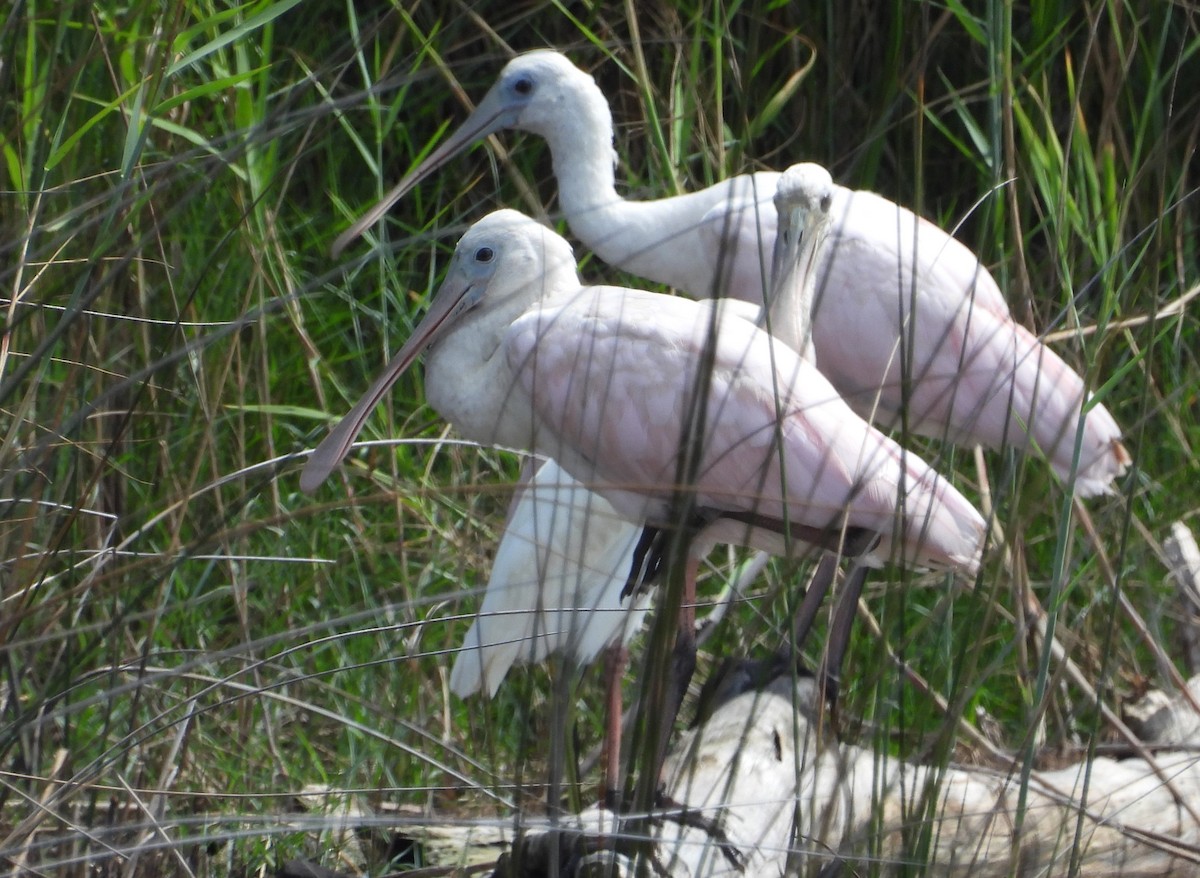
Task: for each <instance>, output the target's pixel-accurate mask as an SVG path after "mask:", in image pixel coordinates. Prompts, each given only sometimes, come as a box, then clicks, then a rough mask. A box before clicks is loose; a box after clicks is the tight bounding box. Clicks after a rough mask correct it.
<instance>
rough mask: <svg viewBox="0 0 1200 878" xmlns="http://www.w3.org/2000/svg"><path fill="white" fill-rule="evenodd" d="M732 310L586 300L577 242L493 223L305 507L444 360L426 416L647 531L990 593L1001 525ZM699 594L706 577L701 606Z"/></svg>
mask: <svg viewBox="0 0 1200 878" xmlns="http://www.w3.org/2000/svg"><path fill="white" fill-rule="evenodd" d="M729 304H730V305H733V306H735V307H733V308H732V309H731V308H730V307H728V306H727V305H725V304H722V303H719V302H718V303H713V302H692V301H688V300H684V299H678V298H673V297H669V296H663V295H660V294H655V293H649V292H644V291H640V290H631V289H626V288H622V287H608V286H587V287H585V286H582V285H581V284H580V282H579V279H578V276H577V273H576V265H575V260H574V257H573V254H572V252H571V248H570V246H569V245H568V244H567V242H566V241H564V240H563V239H562V238H561V237H559V236H558V235H556V234H554V233H553V232H552V231H550V230H549V229H546V228H544V227H543V226H541V225H539V224H538V223H536V222H534V221H533V220H531V219H529V218H527V217H525V216H523V215H521V214H519V213H516V212H514V211H510V210H501V211H497V212H495V213H492V214H490V215H489V216H487V217H485V218H484V219H483V220H480V221H479V222H478V223H476V224H475V225H474V226H472V227H471V229H470V230H468V232H467V233H466V234H465V235H464V236H463V238H462V239H461V240H460V242H459V244H458V246H457V248H456V249H455V254H454V257H453V260H452V262H451V265H450V268H449V270H448V272H447V275H446V278H445V280H444V281H443V283H442V285H441V287H440V289H439V291H438V293H437V295H436V296H435V298H434V300H433V302H432V304H431V306H430V310H429V313H428V314H427V315H426V317H425V318H424V320H423V321H422V322H421V324H420V325H419V326H418V327H417V329H416V330H415V331H414V334H413V336H412V337H411V338H410V339H409V340H408V341H407V342H406V343H405V344H404V346H403V347H402V348H401V350H400V351H399V352H398V353H397V354H396V355H395V357H394V358H393V359H392V360H391V362H390V363H389V364H388V366H387V367H386V369H385V371H384V373H383V374H382V375H381V376H380V377H379V378H377V379H376V381H375V382H374V383H373V384H372V385H371V387H370V388H369V389H368V390H367V392H366V394H364V396H363V397H362V399H360V400H359V402H358V403H357V404H355V406H354V407H353V408H352V409H351V410H350V412H349V413H348V414H347V415H346V416H345V417H344V418H343V420H342V421H341V422H340V423H339V424H338V425H337V426H336V427H335V428H334V430H333V431H332V432H331V433H330V434H329V436H328V437H326V439H325V440H324V441H323V442H322V443H321V444H320V446H318V448H317V449H316V450H315V451H314V452H313V454H312V456H311V457H310V459H309V461H308V463H307V465H306V466H305V469H304V472H303V473H302V475H301V487H302V488H303V489H305V490H312V489H313V488H315V487H316V486H317V485H319V484H320V483H321V482H322V481H323V480H324V479H325V478H326V477H327V476H328V474H329V473H330V472H331V471H332V469H333V468H334V467H335V466H336V465H337V464H338V462H339V461H340V460H341V459H342V458H343V457H344V455H345V454H346V452H347V451H348V449H349V448H350V446H351V444H352V443H353V441H354V438H355V437H356V436H357V434H358V432H359V430H360V429H361V427H362V424H363V422H364V420H365V419H366V417H367V415H368V414H369V413H370V411H371V410H372V409H373V408H374V406H375V405H376V404H377V403H378V402H379V400H380V399H381V398H382V397H383V395H384V394H385V393H387V391H388V390H389V389H390V387H391V385H392V384H393V383H394V382H395V380H396V379H397V377H399V375H401V374H402V373H403V372H404V371H405V370H406V369H407V368H408V367H409V366H410V365H411V364H412V363H413V362H414V361H415V360H416V358H417V357H418V356H419V355H420V354H421V353H422V352H425V351H427V354H426V368H425V387H426V398H427V399H428V401H429V403H430V404H431V405H432V406H433V407H434V408H435V409H436V410H437V411H438V412H439V413H440V414H441V415H442V416H443V417H445V418H446V419H447V420H449V421H450V422H451V423H452V424H453V425H454V426H455V427H456V428H457V429H458V430H459V432H460V433H462V434H464V435H465V436H467V437H468V438H470V439H473V440H475V441H478V442H481V443H484V444H494V445H502V446H507V447H510V448H521V449H527V450H530V451H534V452H537V453H540V454H543V455H545V456H547V457H550V458H552V459H554V460H556V461H558V462H559V464H560V465H561V466H562V467H563V468H564V469H565V470H566V471H567V472H569V473H570V474H571V476H572V477H573V478H574V479H575V480H576V481H578V482H580V483H581V484H583V485H587V486H588V487H589V488H590V489H591V490H593V491H595V492H597V493H599V494H600V495H601V496H602V497H603V498H604V499H605V500H606V501H607V502H608V503H610V504H611V506H612V508H613V509H614V510H615V511H616V513H617V514H618V515H619V516H621V517H623V518H625V519H626V520H628V521H644V522H647V523H648V524H649V525H651V526H654V527H659V528H663V529H666V530H675V529H682V530H683V531H684V532H685V534H686V535H691V534H694V533H697V532H703V533H706V534H709V535H710V536H709V538H710V539H717V540H719V541H739V540H743V539H744V540H745V541H746V542H748V543H749V544H750V545H752V546H754V547H756V548H760V549H764V550H767V551H771V552H776V553H778V552H781V551H782V552H787V551H789V550H790V547H791V546H792V545H794V544H796V543H807V544H810V545H820V546H834V547H836V546H837V545H839V544H841V543H842V542H843V541H847V542H855V543H860V544H862V541H861V536H862V535H863V534H867V535H870V536H871V542H870V545H871V547H872V552H873V554H874V555H875V556H877V557H879V558H881V559H889V560H892V561H895V562H897V563H900V564H904V565H906V566H923V567H937V568H949V569H954V570H960V571H963V572H964V573H966V574H969V575H974V573H975V572H976V571H977V570H978V567H979V563H980V554H981V551H982V545H983V541H984V533H985V525H984V521H983V519H982V517H981V516H980V515H979V513H978V512H977V511H976V510H975V508H974V507H973V506H972V505H971V504H970V502H969V501H967V500H966V499H965V498H964V497H963V496H962V495H961V494H959V493H958V491H957V490H955V489H954V487H953V486H952V485H950V484H949V483H948V482H946V481H945V480H943V479H942V478H941V477H940V476H939V475H938V474H937V473H936V472H935V471H934V470H933V469H932V468H931V467H929V466H928V465H927V464H925V463H924V462H923V461H921V460H920V459H919V458H917V457H916V456H915V455H914V454H911V453H908V452H905V451H904V450H903V449H901V448H900V447H899V446H898V445H897V444H896V443H895V442H894V441H892V440H891V439H889V438H888V437H886V436H884V435H883V434H881V433H879V432H878V431H877V430H875V429H874V428H872V427H871V426H870V425H868V424H867V423H866V422H864V421H863V420H862V419H861V418H860V417H859V416H858V415H856V414H855V413H854V412H853V411H852V410H851V409H850V407H849V406H848V405H847V404H846V402H845V401H844V400H843V399H842V398H841V397H840V396H839V395H838V393H837V391H836V390H835V389H834V388H833V386H832V385H830V384H829V382H828V381H827V380H826V379H825V378H824V377H823V376H822V375H821V374H820V372H818V371H817V369H816V368H815V367H814V366H812V365H811V364H809V363H807V362H805V361H804V360H802V359H801V358H800V356H799V355H798V354H796V353H795V352H793V351H791V349H789V348H787V347H786V346H785V345H782V344H774V343H773V341H772V339H771V337H770V336H769V335H768V334H767V333H766V332H764V331H763V330H761V329H759V328H757V327H756V326H755V325H753V323H751V322H750V321H749V320H746V319H744V317H745V315H744V312H743V313H736V312H737V311H738V310H739V309H738V308H737V307H736V306H737V304H738V303H729ZM681 496H682V497H683V498H685V500H686V503H685V504H684V505H685V506H686V507H687V508H688V509H689V513H688V515H687V518H686V520H683V521H681V520H680V513H679V507H680V498H681ZM714 533H715V534H716V535H715V536H713V534H714ZM689 566H690V565H689ZM689 572H690V571H689ZM694 588H695V583H694V580H693V579H692V578H691V577H690V576H689V577H688V578H687V580H686V582H685V590H684V600H685V602H690V601H692V600H693V599H694V594H695V593H694ZM688 627H689V628H690V625H689V626H688ZM681 631H682V629H681ZM680 695H681V693H680ZM671 715H672V716H673V713H672V714H671Z"/></svg>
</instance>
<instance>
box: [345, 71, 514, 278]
mask: <svg viewBox="0 0 1200 878" xmlns="http://www.w3.org/2000/svg"><path fill="white" fill-rule="evenodd" d="M510 113H511V109H510V108H509V107H506V106H504V104H503V102H502V101H501V99H500V97H499V94H498V92H496V91H495V90H493V91H489V92H488V93H487V94H486V95H485V96H484V98H483V100H482V101H480V102H479V106H478V107H476V108H475V112H473V113H472V114H471V115H470V116H468V117H467V120H466V121H465V122H463V124H462V125H460V126H459V128H458V130H456V131H455V132H454V133H453V134H451V135H450V137H449V138H447V139H446V141H445V142H444V143H442V145H441V146H439V147H438V148H437V149H435V150H434V151H433V152H431V153H430V154H429V155H428V156H426V157H425V161H423V162H421V164H419V165H417V166H416V167H415V168H413V169H412V170H411V171H409V172H408V174H406V175H405V177H404V179H402V180H401V181H400V182H399V183H397V184H396V185H395V186H394V187H392V191H390V192H389V193H388V194H387V195H385V196H383V198H382V199H381V200H380V201H379V203H378V204H376V205H375V206H374V207H372V208H371V209H370V210H368V211H367V212H366V213H364V214H363V215H362V216H361V217H359V218H358V219H357V220H356V221H355V222H354V224H353V225H352V226H350V228H348V229H346V231H344V232H342V233H341V234H340V235H338V236H337V240H335V241H334V242H333V247H332V248H331V252H332V254H333V257H334V258H335V259H336V258H337V257H338V256H340V255H341V253H342V251H343V250H345V249H346V247H347V246H348V245H349V244H350V242H352V241H353V240H354V239H355V238H357V237H358V236H359V235H361V234H362V233H363V232H364V231H366V230H367V228H368V227H369V226H372V225H374V224H375V223H377V222H379V220H380V218H381V217H383V215H384V214H386V213H387V212H388V211H389V210H391V209H392V205H394V204H395V203H396V202H397V201H399V200H400V199H401V198H403V197H404V196H405V195H407V194H408V192H409V190H410V189H412V188H413V187H414V186H416V185H417V184H418V183H420V182H421V181H422V180H424V179H425V178H426V177H428V176H429V175H430V174H432V173H433V172H434V171H436V170H438V169H439V168H441V167H442V165H444V164H446V162H448V161H450V159H452V158H454V156H456V155H458V153H460V152H462V151H463V150H465V149H466V148H467V147H469V146H471V144H473V143H475V142H476V141H478V140H482V139H483V138H485V137H487V136H488V135H489V134H494V133H496V132H497V131H499V130H500V129H502V128H504V127H505V126H506V125H507V124H508V116H509V115H510Z"/></svg>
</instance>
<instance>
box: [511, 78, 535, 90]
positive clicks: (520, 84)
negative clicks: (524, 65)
mask: <svg viewBox="0 0 1200 878" xmlns="http://www.w3.org/2000/svg"><path fill="white" fill-rule="evenodd" d="M513 91H515V92H516V93H517V94H519V95H527V94H532V93H533V80H532V79H530V78H529V77H528V76H522V77H521V78H520V79H518V80H517V81H516V82H514V83H513Z"/></svg>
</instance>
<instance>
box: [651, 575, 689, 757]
mask: <svg viewBox="0 0 1200 878" xmlns="http://www.w3.org/2000/svg"><path fill="white" fill-rule="evenodd" d="M699 572H700V560H699V559H698V558H693V557H692V556H691V555H690V554H689V555H688V558H687V564H686V566H685V568H684V580H683V600H682V601H681V602H680V605H679V628H678V631H677V633H676V635H675V648H674V649H673V650H672V651H671V667H670V673H669V676H668V677H667V688H666V692H665V695H666V701H665V702H664V704H663V713H662V728H661V729H660V731H659V738H658V758H657V760H656V765H657V766H658V770H659V771H661V770H662V766H663V762H665V761H666V758H667V745H668V744H669V743H670V741H671V732H672V731H673V730H674V728H675V720H676V718H677V717H678V716H679V709H680V708H681V707H682V706H683V699H684V697H685V696H686V695H687V690H688V686H689V684H691V682H692V675H693V674H695V673H696V577H697V575H699Z"/></svg>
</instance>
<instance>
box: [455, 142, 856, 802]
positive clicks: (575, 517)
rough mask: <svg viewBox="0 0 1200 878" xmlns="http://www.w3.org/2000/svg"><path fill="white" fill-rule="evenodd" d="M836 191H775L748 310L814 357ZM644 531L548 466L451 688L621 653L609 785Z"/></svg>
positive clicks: (537, 479) (519, 512)
mask: <svg viewBox="0 0 1200 878" xmlns="http://www.w3.org/2000/svg"><path fill="white" fill-rule="evenodd" d="M832 192H833V181H832V179H831V178H830V176H829V172H828V171H826V170H825V169H824V168H822V167H820V166H819V165H813V164H807V165H796V166H794V167H792V168H789V169H788V170H787V171H786V172H785V173H784V176H783V177H782V178H781V179H780V183H779V186H778V188H777V189H776V193H775V208H776V210H777V211H778V212H779V216H780V219H779V229H780V233H779V236H778V238H777V241H776V253H775V255H774V260H773V261H774V263H775V264H774V266H773V268H772V276H773V281H772V287H771V294H770V298H769V303H768V304H769V310H768V309H766V308H764V309H755V308H753V307H750V308H748V310H747V314H746V316H747V318H751V317H752V318H753V319H755V320H756V321H758V322H759V323H760V325H763V326H764V327H765V328H767V329H768V330H769V331H770V332H771V335H772V337H773V339H774V340H775V341H778V342H781V343H784V344H787V345H788V346H790V347H791V348H792V349H794V350H796V351H797V352H799V353H802V354H803V356H804V358H805V359H807V360H809V361H811V360H812V359H813V354H812V344H811V331H810V327H809V311H810V309H811V302H812V297H813V292H814V291H813V281H814V278H815V266H814V259H815V255H816V253H817V252H818V250H819V247H820V246H821V243H822V242H823V240H824V239H825V237H826V234H827V232H828V225H829V207H830V204H831V203H832ZM802 245H803V246H802ZM759 311H761V313H757V312H759ZM640 533H641V526H640V525H635V524H633V523H631V522H628V521H625V520H624V519H622V518H621V517H620V516H618V515H616V513H615V511H614V510H613V509H612V507H611V506H610V505H609V504H608V503H607V501H605V500H604V499H603V498H602V497H600V496H599V495H598V494H596V493H594V492H591V491H589V490H588V489H587V488H586V487H585V486H583V485H581V484H580V483H579V482H577V481H575V480H574V479H572V478H571V476H570V475H569V474H568V473H566V472H565V471H564V470H563V468H562V467H561V466H559V465H558V464H557V463H556V462H555V461H553V460H547V461H544V462H539V463H538V464H537V465H536V466H535V467H534V469H533V471H532V475H531V476H530V478H529V479H528V481H527V482H525V483H523V484H522V485H521V487H520V488H518V493H517V496H516V498H515V499H514V502H513V505H512V508H511V510H510V513H509V517H508V521H507V522H506V526H505V530H504V534H503V537H502V538H501V541H500V545H499V547H498V548H497V551H496V558H495V562H494V563H493V565H492V571H491V575H490V576H489V579H488V583H487V588H486V590H485V592H484V597H483V601H482V603H481V605H480V608H479V614H478V616H477V618H476V619H475V621H474V622H473V623H472V625H471V628H470V630H469V631H468V632H467V635H466V637H465V639H464V641H463V645H462V647H461V648H460V650H459V654H458V655H457V656H456V658H455V661H454V666H453V668H452V670H451V673H450V689H451V691H453V692H454V693H455V694H457V695H459V696H460V697H466V696H467V695H470V694H472V693H474V692H475V691H477V690H479V689H483V691H484V692H485V693H486V694H487V695H488V696H491V695H494V694H495V692H496V690H497V688H498V687H499V685H500V682H501V681H502V680H503V678H504V676H505V674H506V673H507V672H508V669H509V667H511V666H512V665H513V664H514V663H517V662H538V661H542V660H544V659H545V658H546V657H547V656H548V655H550V654H551V653H555V652H562V653H564V654H565V655H567V657H568V658H569V659H570V662H571V664H572V665H574V666H576V667H582V666H585V665H587V664H590V663H591V662H592V661H593V660H594V659H595V657H596V656H597V655H598V654H599V653H600V651H601V650H603V649H606V648H609V647H611V649H612V651H611V652H610V654H609V660H608V667H609V672H608V692H607V697H606V704H607V711H608V718H609V729H608V732H607V734H606V742H605V744H606V756H607V760H606V763H605V773H606V777H607V778H609V779H615V778H616V777H617V776H618V770H619V766H618V763H619V741H620V727H619V725H618V724H617V720H618V719H619V716H620V704H621V702H620V688H619V687H620V672H621V670H622V669H623V668H624V666H625V663H626V662H627V652H626V650H625V645H626V644H627V643H628V641H629V639H630V638H631V637H632V636H633V635H634V634H636V633H637V632H638V631H639V630H640V628H641V626H642V623H643V620H644V617H645V613H646V607H647V601H646V600H645V597H644V596H642V597H639V598H637V599H634V600H633V601H632V602H631V601H630V600H629V599H626V598H623V597H622V595H623V592H624V589H625V586H626V582H627V579H628V577H629V575H630V569H631V564H632V557H633V552H634V549H635V546H636V545H637V542H638V537H639V535H640ZM739 541H740V540H739ZM697 548H702V547H701V546H697ZM813 597H814V600H817V599H818V597H819V596H818V595H816V594H814V596H813ZM850 599H851V600H854V599H856V596H851V598H850ZM807 604H808V602H806V605H807ZM813 609H814V611H815V606H814V607H813ZM806 621H807V622H811V619H807V620H806ZM804 627H805V628H806V627H807V625H805V626H804ZM834 661H835V662H836V659H835V660H834Z"/></svg>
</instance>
